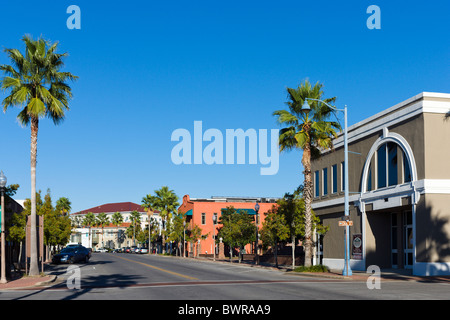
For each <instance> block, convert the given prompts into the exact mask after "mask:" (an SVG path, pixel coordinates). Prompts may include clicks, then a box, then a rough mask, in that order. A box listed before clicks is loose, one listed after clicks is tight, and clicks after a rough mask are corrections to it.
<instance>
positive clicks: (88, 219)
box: [83, 212, 96, 245]
mask: <svg viewBox="0 0 450 320" xmlns="http://www.w3.org/2000/svg"><path fill="white" fill-rule="evenodd" d="M95 221H96V219H95V215H94V214H93V213H92V212H88V213H87V214H86V215H85V216H84V219H83V225H84V226H86V227H88V228H89V231H88V233H89V243H90V244H91V228H92V226H94V225H95ZM91 245H92V244H91Z"/></svg>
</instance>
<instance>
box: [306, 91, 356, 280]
mask: <svg viewBox="0 0 450 320" xmlns="http://www.w3.org/2000/svg"><path fill="white" fill-rule="evenodd" d="M307 100H314V101H318V102H322V103H324V104H326V105H327V106H328V107H329V108H331V109H333V110H336V111H342V112H344V157H345V158H344V214H345V216H346V218H348V216H349V190H348V129H347V106H344V109H338V108H336V107H333V106H331V105H329V104H328V103H326V102H325V101H322V100H319V99H312V98H305V102H304V103H303V106H302V110H303V111H306V112H309V111H310V110H311V107H310V106H309V104H308V101H307ZM342 274H343V275H344V276H351V275H352V269H351V268H350V232H349V226H348V224H347V225H346V226H345V263H344V270H343V271H342Z"/></svg>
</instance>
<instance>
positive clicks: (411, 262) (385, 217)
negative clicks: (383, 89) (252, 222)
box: [312, 92, 450, 275]
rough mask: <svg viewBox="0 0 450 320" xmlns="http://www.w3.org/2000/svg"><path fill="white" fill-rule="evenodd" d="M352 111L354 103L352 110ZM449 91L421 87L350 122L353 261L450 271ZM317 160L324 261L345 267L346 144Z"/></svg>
mask: <svg viewBox="0 0 450 320" xmlns="http://www.w3.org/2000/svg"><path fill="white" fill-rule="evenodd" d="M349 112H351V108H350V109H349ZM449 115H450V94H443V93H429V92H423V93H421V94H418V95H416V96H414V97H412V98H410V99H408V100H405V101H403V102H401V103H398V104H396V105H394V106H392V107H390V108H388V109H386V110H385V111H382V112H380V113H378V114H376V115H374V116H372V117H369V118H367V119H365V120H363V121H361V122H359V123H357V124H355V125H352V126H350V127H349V128H348V138H349V140H348V143H349V156H348V161H349V163H348V167H349V175H348V176H349V181H348V182H349V192H350V197H349V198H350V199H349V200H350V219H351V221H352V222H353V226H351V227H350V228H349V229H350V251H351V260H350V265H351V267H352V269H354V270H366V269H367V267H368V266H370V265H377V266H379V267H380V268H398V269H411V270H412V272H413V274H415V275H444V274H445V275H448V274H450V170H449V169H448V165H449V163H450V118H449ZM343 143H344V142H343V135H342V134H340V135H339V136H338V137H337V139H335V141H334V150H332V151H330V150H327V151H324V152H323V153H322V157H321V158H319V159H318V160H315V161H313V162H312V174H313V182H314V190H313V192H314V200H313V209H314V211H315V213H316V215H318V216H319V217H320V218H321V219H322V221H323V224H324V225H328V226H329V227H330V230H329V232H328V233H327V234H326V235H325V237H324V239H323V264H325V265H327V266H328V267H330V268H336V269H342V268H343V266H344V246H345V235H344V229H345V228H343V227H340V226H339V220H341V219H342V216H344V179H343V177H344V144H343Z"/></svg>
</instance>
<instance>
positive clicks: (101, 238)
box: [70, 202, 162, 249]
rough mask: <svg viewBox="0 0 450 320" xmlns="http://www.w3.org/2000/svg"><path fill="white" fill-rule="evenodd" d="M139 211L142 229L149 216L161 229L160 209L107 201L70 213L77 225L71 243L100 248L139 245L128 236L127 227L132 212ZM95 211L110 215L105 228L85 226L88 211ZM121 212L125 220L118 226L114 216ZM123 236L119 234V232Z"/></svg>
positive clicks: (129, 223)
mask: <svg viewBox="0 0 450 320" xmlns="http://www.w3.org/2000/svg"><path fill="white" fill-rule="evenodd" d="M133 211H137V212H139V214H140V221H141V229H142V230H144V229H145V228H146V227H147V226H148V223H149V218H151V219H153V220H154V221H155V223H156V224H157V225H158V228H159V229H160V230H161V225H162V223H161V217H160V216H159V211H156V210H155V211H151V212H148V211H147V210H146V209H145V208H143V207H141V206H140V205H138V204H136V203H132V202H118V203H107V204H102V205H100V206H97V207H93V208H89V209H86V210H83V211H80V212H75V213H72V214H71V215H70V217H71V219H72V221H73V224H74V225H75V226H77V227H76V228H74V229H73V230H72V235H71V237H70V243H80V244H82V245H83V246H85V247H88V248H93V249H99V248H102V247H105V248H111V249H116V248H123V247H131V246H133V245H135V244H136V245H137V243H138V242H137V241H136V240H135V241H133V239H132V237H127V236H126V234H125V231H126V229H127V228H128V227H129V226H130V225H131V222H132V220H131V214H132V212H133ZM90 212H91V213H93V214H94V216H96V217H97V215H98V214H99V213H105V214H106V216H107V217H108V220H109V222H110V223H109V224H108V225H106V226H104V227H103V228H102V227H100V226H92V227H91V228H87V227H86V226H83V222H82V221H83V219H84V217H85V216H86V214H88V213H90ZM116 212H119V213H120V214H121V215H122V218H123V222H122V223H121V224H120V225H119V226H116V225H114V224H113V223H112V216H113V214H114V213H116ZM120 233H121V234H122V235H123V236H119V234H120Z"/></svg>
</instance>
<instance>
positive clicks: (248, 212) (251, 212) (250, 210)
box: [221, 208, 256, 215]
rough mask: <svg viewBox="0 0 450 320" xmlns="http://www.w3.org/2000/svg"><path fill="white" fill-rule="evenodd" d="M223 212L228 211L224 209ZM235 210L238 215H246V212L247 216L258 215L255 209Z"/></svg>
mask: <svg viewBox="0 0 450 320" xmlns="http://www.w3.org/2000/svg"><path fill="white" fill-rule="evenodd" d="M221 210H222V211H225V210H227V208H222V209H221ZM235 210H236V211H237V212H238V213H244V212H246V213H247V214H250V215H255V214H256V211H255V209H236V208H235Z"/></svg>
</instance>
